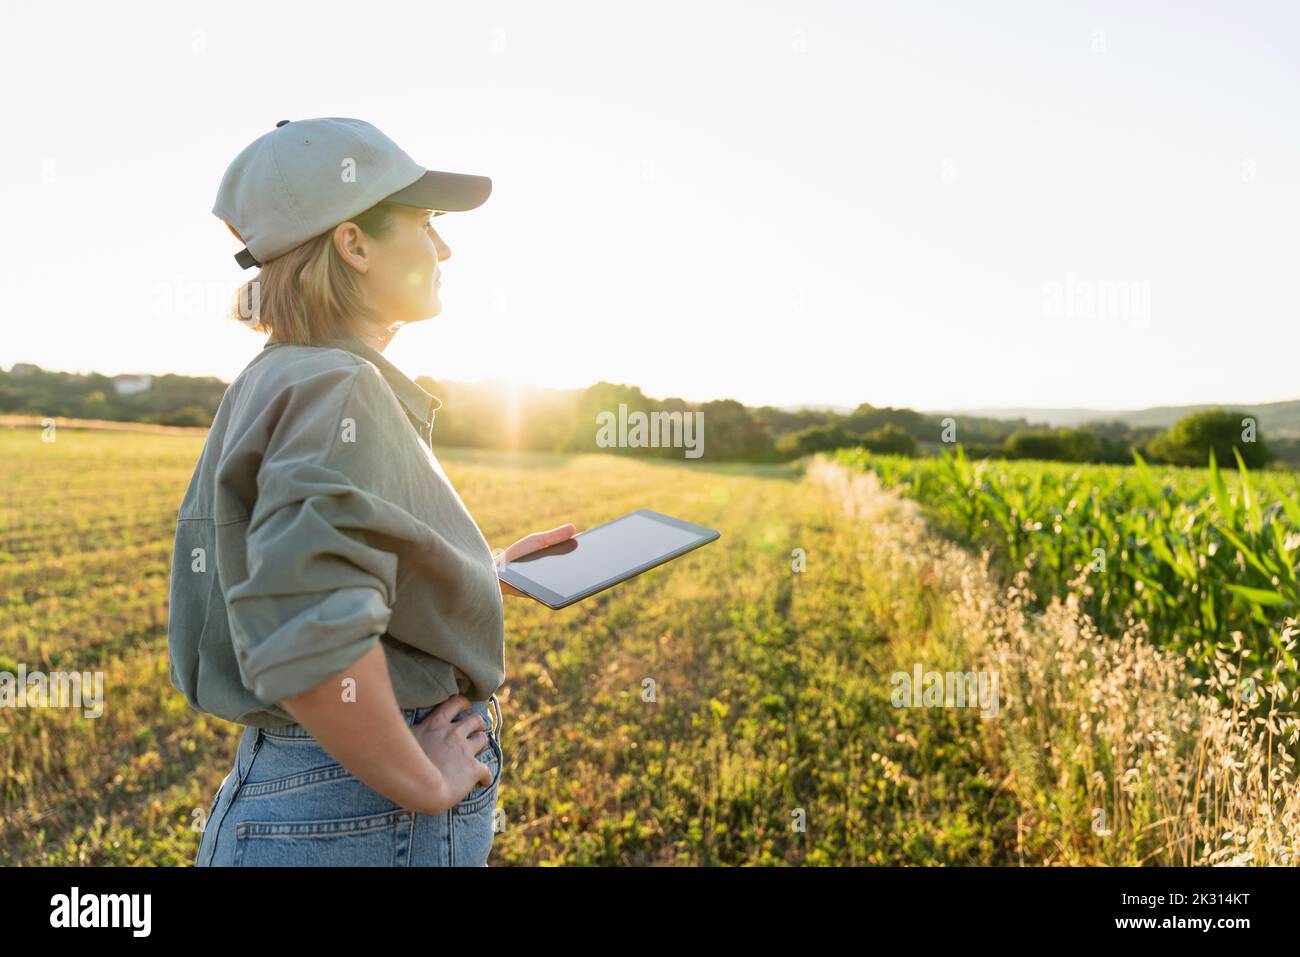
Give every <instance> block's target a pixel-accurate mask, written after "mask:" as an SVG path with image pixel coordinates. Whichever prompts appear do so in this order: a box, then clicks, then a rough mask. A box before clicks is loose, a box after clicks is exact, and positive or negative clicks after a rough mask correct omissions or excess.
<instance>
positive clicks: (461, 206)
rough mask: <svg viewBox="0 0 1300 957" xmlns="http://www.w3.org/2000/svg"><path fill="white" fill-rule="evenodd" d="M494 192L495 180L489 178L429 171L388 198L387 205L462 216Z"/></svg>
mask: <svg viewBox="0 0 1300 957" xmlns="http://www.w3.org/2000/svg"><path fill="white" fill-rule="evenodd" d="M491 193H492V180H490V179H489V178H488V177H486V176H472V175H470V174H468V173H440V172H438V171H437V170H427V171H426V172H425V174H424V175H423V176H421V177H420V178H419V179H417V180H416V181H415V182H414V183H412V184H411V185H410V186H406V187H404V188H402V189H399V190H398V191H397V192H396V193H393V194H392V195H391V196H387V197H385V198H384V202H386V203H397V204H398V205H400V206H416V207H419V208H421V209H441V210H446V211H447V212H454V213H459V212H464V211H465V210H467V209H474V208H475V207H478V206H482V205H483V204H484V203H485V202H487V198H488V196H489V195H490V194H491Z"/></svg>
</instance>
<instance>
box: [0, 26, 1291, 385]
mask: <svg viewBox="0 0 1300 957" xmlns="http://www.w3.org/2000/svg"><path fill="white" fill-rule="evenodd" d="M0 83H2V84H3V86H4V88H5V89H6V91H8V95H7V96H6V111H5V113H6V115H5V132H4V134H3V148H2V149H0V202H2V204H3V205H2V207H0V208H3V210H4V211H5V213H6V223H5V228H4V229H2V230H0V297H2V298H0V302H3V314H2V315H0V329H3V335H2V336H0V365H3V366H4V367H6V368H8V367H9V366H10V365H12V364H13V363H15V362H35V363H37V364H38V365H41V366H43V367H45V368H50V369H60V370H67V371H81V372H88V371H97V372H104V373H108V374H117V373H123V372H147V373H163V372H177V373H182V374H187V375H216V376H220V377H221V378H223V379H227V380H229V379H231V378H233V377H234V376H235V375H237V374H238V373H239V371H240V370H241V369H242V368H243V367H244V365H245V364H246V363H247V362H248V361H249V360H250V359H251V358H252V357H253V356H254V355H255V354H256V353H257V352H258V350H259V349H260V348H261V344H262V341H263V340H262V338H261V337H259V336H258V335H256V334H254V333H252V332H250V331H248V330H247V329H245V328H243V327H241V326H239V325H237V324H236V323H234V322H233V321H231V320H229V319H226V318H225V317H224V316H225V311H226V308H227V305H228V303H229V301H230V299H231V297H232V296H233V293H234V290H235V289H236V288H237V287H238V284H239V283H240V282H242V281H243V280H245V279H246V278H249V277H251V275H252V274H253V273H252V272H251V271H250V272H249V273H245V272H244V271H243V270H241V269H240V268H239V267H238V265H236V263H235V261H234V258H233V256H234V254H235V252H237V251H238V249H239V244H238V243H237V242H236V241H235V240H234V238H233V237H232V236H231V235H230V234H229V232H228V231H227V230H226V227H225V226H224V225H222V224H221V222H220V221H219V220H218V219H217V218H216V217H215V216H213V215H212V213H211V209H212V204H213V201H214V199H215V196H216V191H217V186H218V184H219V183H220V180H221V176H222V173H223V172H224V170H225V168H226V166H227V164H229V162H230V161H231V160H232V159H233V158H234V157H235V155H236V154H237V153H238V152H239V151H240V150H241V149H243V147H244V146H246V145H247V144H248V143H249V142H251V141H252V140H254V139H255V138H257V137H258V136H260V135H261V134H263V133H265V132H266V131H268V130H270V129H272V128H274V126H275V123H276V122H277V121H278V120H281V119H304V118H307V117H313V116H345V117H359V118H361V119H365V120H367V121H369V122H371V123H373V124H375V125H376V126H378V127H379V128H380V129H381V130H383V131H384V132H385V133H387V134H388V135H389V136H391V137H392V138H393V139H394V140H395V141H396V142H397V143H398V144H400V145H401V146H402V148H403V149H404V150H405V151H406V152H407V153H408V154H410V155H411V156H412V157H413V158H414V159H415V160H416V161H417V162H418V163H420V164H422V165H424V166H425V167H427V168H429V169H441V170H451V171H456V172H468V173H478V174H481V175H487V176H490V177H491V178H492V180H493V184H494V186H493V192H492V196H491V198H490V199H489V200H488V201H487V203H486V204H484V205H483V206H482V207H480V208H479V209H476V210H473V211H470V212H466V213H449V214H447V215H446V216H442V217H440V218H439V219H438V220H437V225H438V228H439V232H440V234H441V235H442V237H443V238H444V240H445V241H446V242H447V243H448V244H449V245H450V246H451V248H452V251H453V255H452V258H451V259H450V260H449V261H448V262H446V263H445V264H444V266H443V277H442V289H441V293H442V295H441V298H442V302H443V304H444V308H443V312H442V314H441V315H439V316H437V317H435V318H433V319H430V320H428V321H426V322H423V323H419V324H416V325H411V326H408V327H406V328H404V329H403V330H402V331H401V332H400V334H399V335H398V336H397V337H396V339H395V340H394V341H393V343H392V344H391V345H390V346H389V347H388V350H387V352H386V355H387V356H388V357H389V358H391V359H392V360H393V361H394V362H396V363H397V364H398V365H399V366H400V367H401V368H402V369H404V370H405V371H406V372H407V373H408V374H409V375H412V376H415V375H429V376H432V377H434V378H435V379H454V380H460V381H476V380H485V379H492V380H500V381H502V382H519V383H529V384H532V385H540V386H553V387H562V388H570V387H582V386H586V385H589V384H591V383H593V382H596V381H599V380H602V379H603V380H606V381H610V382H621V383H628V384H634V385H638V386H640V387H641V388H642V389H643V390H644V391H645V393H646V394H647V395H650V396H655V397H666V396H680V397H682V398H685V399H687V400H689V401H704V400H708V399H715V398H735V399H739V400H740V401H742V402H745V403H747V404H750V405H761V404H776V405H793V404H828V405H846V406H854V405H857V404H858V403H860V402H870V403H872V404H874V405H878V406H884V405H893V406H910V407H913V408H918V409H963V408H987V407H1000V406H1036V407H1049V406H1051V407H1058V406H1086V407H1090V408H1097V409H1124V408H1138V407H1143V406H1150V405H1175V404H1184V403H1198V402H1224V403H1256V402H1268V401H1279V400H1284V399H1292V398H1296V397H1297V396H1300V382H1297V381H1296V375H1295V370H1296V368H1297V361H1296V360H1297V356H1298V355H1300V287H1298V284H1297V283H1296V281H1295V279H1294V276H1295V275H1296V267H1297V266H1298V265H1300V126H1298V125H1297V122H1296V120H1297V115H1298V114H1297V109H1296V105H1295V104H1296V96H1297V90H1298V89H1300V7H1297V5H1294V4H1286V3H1281V2H1278V3H1252V2H1233V3H1222V2H1220V3H1158V2H1143V3H1131V2H1130V3H1064V2H1061V3H1050V2H1025V3H1017V2H1004V3H981V4H975V3H958V2H953V3H932V2H908V3H901V2H900V3H869V2H852V3H850V2H841V3H827V2H821V3H818V2H798V3H795V2H790V3H740V2H732V0H722V2H708V3H701V2H676V0H658V2H655V3H653V4H646V3H642V4H611V3H596V2H591V3H587V2H583V3H555V4H538V3H535V2H523V0H519V2H516V0H510V2H506V0H488V2H481V3H474V4H465V3H456V4H452V3H444V2H426V3H421V4H411V3H382V2H370V3H366V4H354V3H301V4H291V3H264V4H259V5H258V7H257V9H256V11H255V12H253V11H243V10H241V9H239V8H235V7H231V6H230V5H229V4H190V5H173V4H162V3H157V4H145V3H141V4H133V5H131V6H130V7H129V8H128V7H122V6H119V5H91V4H88V3H87V4H83V5H79V6H69V5H67V4H43V3H37V2H34V0H6V2H4V3H3V4H0Z"/></svg>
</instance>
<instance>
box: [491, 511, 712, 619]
mask: <svg viewBox="0 0 1300 957" xmlns="http://www.w3.org/2000/svg"><path fill="white" fill-rule="evenodd" d="M721 534H722V533H721V532H718V531H715V530H714V529H711V528H705V527H704V526H703V525H693V524H691V523H690V522H684V521H682V520H681V519H680V518H672V517H671V516H668V515H663V514H660V513H659V512H653V511H651V510H650V509H648V508H639V509H637V510H636V511H635V512H629V513H628V514H627V515H624V516H623V517H622V518H616V519H614V520H613V521H612V522H606V523H605V524H604V525H597V526H596V527H595V528H589V529H587V530H586V531H585V532H579V533H578V534H577V535H574V536H573V538H570V539H568V540H567V541H563V542H560V543H558V544H556V545H551V546H549V547H547V548H543V549H541V550H539V551H536V552H533V553H532V554H531V555H525V556H524V557H523V558H517V559H515V560H514V561H512V562H506V563H505V564H504V565H502V566H500V568H499V569H498V570H497V575H498V577H500V579H501V580H502V581H504V582H505V583H506V584H508V585H513V586H514V587H516V588H518V589H519V590H520V591H521V592H523V593H524V594H526V595H528V596H529V597H530V598H536V599H537V600H538V601H540V602H541V603H542V604H543V605H547V606H549V607H551V608H564V607H565V606H567V605H572V604H573V603H574V602H575V601H581V600H582V599H584V598H587V597H589V596H591V595H594V594H596V592H598V591H604V590H605V589H606V588H609V587H610V586H612V585H617V584H618V583H619V582H621V581H627V580H628V579H629V578H632V577H634V576H636V575H640V574H641V573H642V572H643V571H647V570H648V569H651V568H654V567H655V566H656V565H662V564H663V563H664V562H666V561H671V560H672V559H674V558H677V557H678V556H679V555H685V554H686V553H687V552H689V551H691V550H693V549H696V548H699V547H700V546H701V545H707V544H708V543H709V542H711V541H713V540H714V539H716V538H718V537H719V535H721Z"/></svg>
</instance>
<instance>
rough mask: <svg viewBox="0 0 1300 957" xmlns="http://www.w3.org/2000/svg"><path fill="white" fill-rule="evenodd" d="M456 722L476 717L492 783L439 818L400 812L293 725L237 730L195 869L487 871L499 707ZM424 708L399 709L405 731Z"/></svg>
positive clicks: (475, 707) (482, 704)
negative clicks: (485, 741)
mask: <svg viewBox="0 0 1300 957" xmlns="http://www.w3.org/2000/svg"><path fill="white" fill-rule="evenodd" d="M489 701H491V702H492V704H493V705H495V710H496V716H495V720H494V719H493V716H492V714H491V710H490V709H489V707H488V701H475V702H472V703H471V705H470V707H469V708H467V709H466V710H464V711H461V712H460V714H458V715H457V716H456V719H455V720H457V721H459V720H460V719H461V718H463V717H465V716H466V715H468V714H470V713H471V712H473V713H476V714H479V715H481V716H482V717H483V720H484V723H485V724H486V726H487V732H488V747H486V748H484V749H483V750H482V751H481V752H480V753H479V754H478V759H479V760H480V761H482V762H483V763H484V764H486V765H487V766H488V767H489V768H490V769H491V771H492V783H491V784H489V785H488V786H486V787H484V786H483V785H481V784H476V785H474V789H473V790H472V791H470V792H469V794H467V795H466V796H465V798H464V800H462V801H461V802H460V803H459V804H457V805H456V806H455V807H453V808H452V809H451V810H449V811H446V812H444V813H442V814H438V815H433V814H422V813H419V812H417V811H412V810H409V809H403V808H401V807H399V806H398V805H397V804H395V803H394V802H392V801H390V800H389V799H388V798H386V797H384V796H383V795H381V794H379V793H378V792H376V791H374V790H373V789H371V788H370V787H369V786H368V785H366V784H364V783H362V782H361V781H360V780H358V779H357V778H356V777H354V776H353V775H352V773H351V772H350V771H348V770H347V769H346V768H344V767H343V765H341V764H339V763H338V761H336V760H334V758H333V756H331V755H330V754H329V752H327V751H326V750H325V749H324V748H322V747H321V746H320V744H318V743H317V741H316V739H315V738H313V737H312V736H311V735H310V734H308V733H307V730H306V729H305V728H303V727H302V726H301V725H298V724H291V725H288V726H287V727H283V728H267V729H263V728H254V727H247V728H245V729H244V735H243V737H242V738H241V739H240V742H239V749H238V751H237V752H236V753H235V766H234V767H233V768H231V770H230V773H229V774H227V775H226V777H225V780H224V781H222V782H221V787H220V788H218V789H217V795H216V797H215V798H214V799H213V801H212V807H211V809H210V811H209V813H208V818H207V823H206V825H205V827H204V829H203V837H202V838H201V839H200V841H199V852H198V856H197V857H196V859H195V864H196V865H197V866H199V867H232V866H233V867H267V866H270V867H363V866H371V867H390V866H391V867H463V866H474V867H486V866H487V859H488V854H489V853H490V852H491V850H492V839H493V833H494V823H495V820H496V813H495V812H496V804H497V788H498V785H499V784H500V781H501V737H500V735H501V703H500V702H499V701H498V700H497V696H496V695H492V696H491V698H490V699H489ZM431 711H433V708H432V707H429V708H413V709H406V710H404V711H403V712H402V715H403V717H404V719H405V720H406V723H407V724H408V725H413V724H415V723H416V722H417V721H423V720H424V719H425V718H426V717H427V716H428V715H429V713H430V712H431Z"/></svg>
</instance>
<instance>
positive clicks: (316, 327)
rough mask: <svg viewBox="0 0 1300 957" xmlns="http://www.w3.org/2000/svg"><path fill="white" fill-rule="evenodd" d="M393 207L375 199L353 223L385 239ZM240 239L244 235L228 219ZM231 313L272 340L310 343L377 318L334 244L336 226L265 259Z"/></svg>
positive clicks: (391, 222) (235, 302)
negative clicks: (353, 322) (358, 322)
mask: <svg viewBox="0 0 1300 957" xmlns="http://www.w3.org/2000/svg"><path fill="white" fill-rule="evenodd" d="M395 212H396V206H395V205H394V204H392V203H379V204H377V205H375V206H372V207H370V209H368V210H366V211H365V212H364V213H362V214H360V215H359V216H353V217H351V218H350V219H348V220H346V221H347V222H350V223H355V224H356V225H357V226H358V227H360V228H361V231H362V232H364V233H366V234H367V235H369V236H374V237H377V238H383V237H384V236H387V235H388V233H389V232H390V231H391V230H392V228H393V225H394V218H395V217H394V214H395ZM226 226H227V228H228V229H229V230H230V231H231V232H232V233H234V234H235V238H236V239H238V240H239V241H240V242H243V241H244V239H243V237H242V236H240V235H239V233H238V232H236V230H235V227H233V226H231V225H230V224H229V223H227V224H226ZM230 316H231V318H233V319H234V320H235V321H237V322H239V323H240V324H242V325H244V326H247V327H248V328H249V329H252V330H253V331H254V332H264V333H268V334H269V341H270V342H283V343H289V344H293V345H312V344H314V343H316V342H319V341H321V340H323V339H330V338H335V337H337V336H339V335H341V334H343V333H344V331H345V329H346V327H347V325H348V323H349V322H350V321H351V320H354V319H362V320H370V321H381V319H382V317H381V316H380V315H379V314H378V313H377V312H375V310H373V309H371V308H370V307H369V306H368V305H367V304H366V302H365V297H364V296H363V295H362V291H361V282H360V279H359V274H358V273H357V272H356V271H355V270H354V269H352V267H351V266H349V265H348V264H347V263H345V262H344V261H343V260H342V258H341V257H340V256H339V254H338V250H337V249H335V248H334V230H333V229H331V230H329V232H325V233H321V234H320V235H319V236H317V237H315V238H314V239H309V240H307V242H305V243H303V244H302V245H300V246H296V247H295V248H293V249H291V250H289V251H288V252H287V253H284V254H282V255H280V256H277V257H276V258H275V259H272V260H270V261H269V262H266V263H263V264H262V265H261V268H259V269H258V271H257V275H256V276H254V277H253V278H252V279H250V280H249V281H248V282H246V283H244V284H243V285H242V286H240V287H239V290H238V292H237V293H236V295H235V301H234V302H233V303H232V304H231V307H230Z"/></svg>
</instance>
